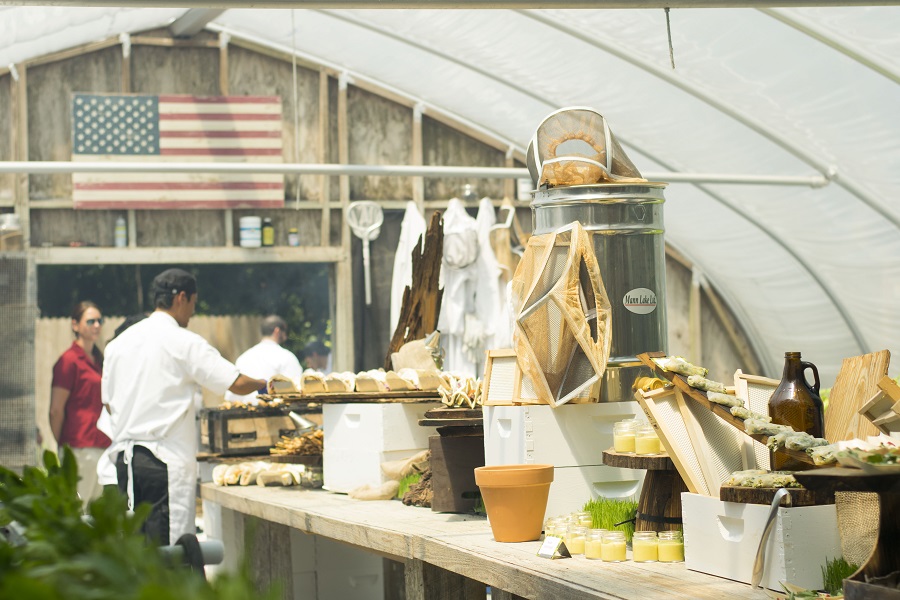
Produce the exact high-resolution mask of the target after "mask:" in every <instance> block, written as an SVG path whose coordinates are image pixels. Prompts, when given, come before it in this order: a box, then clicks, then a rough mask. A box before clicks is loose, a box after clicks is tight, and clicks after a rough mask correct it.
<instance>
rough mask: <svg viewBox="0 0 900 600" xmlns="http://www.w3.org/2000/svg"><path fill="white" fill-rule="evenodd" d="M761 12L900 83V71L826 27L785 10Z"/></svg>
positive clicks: (771, 9) (764, 10)
mask: <svg viewBox="0 0 900 600" xmlns="http://www.w3.org/2000/svg"><path fill="white" fill-rule="evenodd" d="M758 10H759V12H761V13H763V14H765V15H768V16H770V17H772V18H773V19H777V20H779V21H781V22H782V23H784V24H785V25H787V26H789V27H793V28H794V29H796V30H797V31H799V32H801V33H805V34H806V35H808V36H809V37H811V38H813V39H815V40H818V41H820V42H822V43H823V44H825V45H826V46H829V47H831V48H833V49H835V50H837V51H838V52H840V53H841V54H843V55H844V56H847V57H849V58H851V59H852V60H855V61H856V62H858V63H859V64H861V65H863V66H866V67H868V68H870V69H872V70H873V71H875V72H876V73H878V74H879V75H884V76H885V77H887V78H888V79H890V80H891V81H893V82H894V83H900V70H897V69H895V68H894V67H893V66H892V65H890V64H889V63H888V62H886V61H884V60H882V59H880V58H878V57H877V56H874V55H872V54H870V53H869V52H866V51H865V50H863V49H861V48H859V47H858V46H854V45H851V44H847V43H843V42H840V41H838V40H836V39H835V38H834V37H833V33H832V32H831V31H828V30H827V29H825V28H824V27H821V26H819V25H816V24H815V23H813V22H812V21H810V20H809V19H804V18H802V17H799V16H792V15H789V14H787V12H785V11H783V10H778V9H774V8H760V9H758Z"/></svg>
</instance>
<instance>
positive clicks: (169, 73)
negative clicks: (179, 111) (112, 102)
mask: <svg viewBox="0 0 900 600" xmlns="http://www.w3.org/2000/svg"><path fill="white" fill-rule="evenodd" d="M131 91H132V92H134V93H135V94H196V95H198V96H216V95H218V94H219V50H218V49H217V48H178V47H176V48H167V47H160V46H137V45H136V46H132V48H131Z"/></svg>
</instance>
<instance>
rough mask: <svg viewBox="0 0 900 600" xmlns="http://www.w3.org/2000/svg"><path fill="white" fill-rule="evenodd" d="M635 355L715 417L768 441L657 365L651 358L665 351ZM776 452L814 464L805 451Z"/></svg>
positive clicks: (662, 356) (679, 376) (704, 394)
mask: <svg viewBox="0 0 900 600" xmlns="http://www.w3.org/2000/svg"><path fill="white" fill-rule="evenodd" d="M637 357H638V359H639V360H640V361H641V362H642V363H644V364H645V365H647V366H648V367H650V368H651V369H653V372H654V373H656V375H657V377H661V378H663V379H666V380H668V381H670V382H672V385H674V386H675V387H676V388H678V390H679V391H681V392H682V394H684V395H685V396H686V397H688V398H691V399H693V400H694V401H695V402H699V403H700V404H701V405H703V406H705V407H706V408H708V409H709V410H711V411H712V412H713V413H714V414H715V415H716V416H717V417H719V418H720V419H722V420H723V421H725V422H726V423H728V424H729V425H731V426H732V427H734V428H735V429H737V430H738V431H740V432H741V433H743V434H744V435H747V436H750V437H751V438H753V439H754V440H756V441H757V442H759V443H761V444H765V443H767V442H768V441H769V436H767V435H760V434H749V433H747V432H746V430H744V420H743V419H738V418H737V417H735V416H734V415H733V414H731V412H730V411H729V410H728V408H726V407H724V406H722V405H720V404H716V403H715V402H710V401H709V400H708V399H707V397H706V392H704V391H703V390H698V389H696V388H692V387H691V386H689V385H688V382H687V378H686V377H684V376H682V375H679V374H678V373H672V372H670V371H665V370H663V369H662V368H661V367H660V366H659V365H657V364H656V363H655V362H654V361H653V359H654V358H665V357H666V353H665V352H644V353H643V354H638V355H637ZM778 452H780V453H782V454H785V455H787V456H790V457H791V458H793V459H795V460H798V461H800V462H803V463H806V464H810V465H812V464H815V463H813V459H812V458H810V456H809V455H808V454H807V453H806V452H800V451H797V450H788V449H787V448H784V449H782V450H779V451H778Z"/></svg>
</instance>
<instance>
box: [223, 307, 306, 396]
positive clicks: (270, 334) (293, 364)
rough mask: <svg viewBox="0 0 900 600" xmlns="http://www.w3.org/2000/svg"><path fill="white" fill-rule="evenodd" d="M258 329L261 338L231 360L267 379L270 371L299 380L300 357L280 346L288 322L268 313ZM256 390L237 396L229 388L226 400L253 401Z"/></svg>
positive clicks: (238, 365)
mask: <svg viewBox="0 0 900 600" xmlns="http://www.w3.org/2000/svg"><path fill="white" fill-rule="evenodd" d="M259 332H260V334H261V335H262V340H260V342H259V343H258V344H257V345H255V346H253V347H252V348H250V349H249V350H247V351H246V352H244V353H243V354H241V355H240V356H239V357H238V359H237V360H236V361H234V364H235V365H236V366H237V368H238V369H240V370H241V373H246V374H247V375H249V376H251V377H255V378H256V379H264V380H266V381H268V380H269V379H271V378H272V375H284V376H285V377H289V378H290V379H293V380H295V381H299V380H300V377H301V375H303V369H302V368H300V361H299V360H297V357H296V356H294V353H293V352H291V351H290V350H288V349H286V348H282V347H281V344H283V343H285V342H286V341H287V339H288V326H287V323H285V321H284V319H282V318H281V317H279V316H278V315H269V316H268V317H266V318H265V319H263V322H262V325H260V327H259ZM256 394H257V392H256V391H254V392H252V393H250V394H247V395H245V396H239V395H237V394H233V393H232V392H225V400H227V401H228V402H247V403H249V404H256Z"/></svg>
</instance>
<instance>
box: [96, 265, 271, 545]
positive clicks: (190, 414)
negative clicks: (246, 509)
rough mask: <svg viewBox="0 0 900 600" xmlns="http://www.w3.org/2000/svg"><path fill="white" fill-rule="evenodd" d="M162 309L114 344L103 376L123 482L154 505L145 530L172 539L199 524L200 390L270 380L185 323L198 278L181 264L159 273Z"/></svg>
mask: <svg viewBox="0 0 900 600" xmlns="http://www.w3.org/2000/svg"><path fill="white" fill-rule="evenodd" d="M151 296H152V298H153V302H154V305H155V308H156V310H155V312H153V313H152V314H151V315H150V316H149V317H148V318H146V319H144V320H143V321H141V322H140V323H137V324H135V325H133V326H131V327H130V328H128V329H127V330H126V331H125V332H123V333H122V334H121V335H120V336H118V337H117V338H115V339H114V340H112V341H111V342H110V343H109V344H108V345H107V346H106V360H105V364H104V370H103V379H102V383H101V396H102V399H103V403H104V404H105V405H106V407H107V408H108V410H109V415H110V421H111V429H112V435H111V436H110V437H111V438H112V445H111V446H110V447H109V449H108V450H107V452H108V453H109V457H110V459H111V460H112V461H113V463H114V464H115V465H116V475H117V480H118V485H119V489H120V490H121V491H122V492H123V493H125V494H127V497H128V506H129V508H134V507H135V506H137V505H138V504H140V503H142V502H148V503H150V505H151V506H152V511H151V513H150V516H149V518H148V519H147V521H146V523H145V524H144V531H145V533H146V534H147V535H148V537H150V538H151V539H153V540H155V541H156V542H157V543H159V544H172V543H175V542H176V541H177V540H178V538H180V537H181V536H182V535H184V534H188V533H193V532H194V531H195V526H194V518H195V506H196V489H197V461H196V454H197V433H196V428H195V424H194V420H195V410H196V408H195V403H194V394H195V392H197V391H199V388H200V387H201V386H202V387H205V388H207V389H209V390H210V391H212V392H214V393H216V394H224V393H225V391H226V390H230V391H232V392H234V393H236V394H247V393H250V392H252V391H254V390H257V389H259V388H260V387H262V386H264V385H265V384H266V382H265V381H264V380H260V379H254V378H252V377H249V376H247V375H243V374H241V373H240V371H239V370H238V368H237V367H236V366H234V365H233V364H231V363H230V362H228V361H227V360H225V359H224V358H222V356H221V355H220V354H219V352H218V351H217V350H216V349H215V348H213V347H212V346H211V345H210V344H209V342H207V341H206V340H204V339H203V338H202V337H200V336H199V335H197V334H195V333H193V332H190V331H188V330H187V329H185V328H186V327H187V324H188V321H189V320H190V318H191V317H192V316H193V314H194V308H195V306H196V304H197V281H196V279H194V277H193V276H192V275H191V274H190V273H188V272H186V271H183V270H181V269H168V270H166V271H163V272H162V273H160V274H159V275H157V276H156V278H155V279H154V280H153V284H152V286H151Z"/></svg>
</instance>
